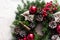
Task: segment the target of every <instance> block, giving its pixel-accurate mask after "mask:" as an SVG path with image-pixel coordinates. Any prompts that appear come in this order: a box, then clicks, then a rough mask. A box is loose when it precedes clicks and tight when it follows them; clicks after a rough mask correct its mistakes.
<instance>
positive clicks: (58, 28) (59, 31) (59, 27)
mask: <svg viewBox="0 0 60 40" xmlns="http://www.w3.org/2000/svg"><path fill="white" fill-rule="evenodd" d="M57 32H58V33H59V34H60V24H59V25H57Z"/></svg>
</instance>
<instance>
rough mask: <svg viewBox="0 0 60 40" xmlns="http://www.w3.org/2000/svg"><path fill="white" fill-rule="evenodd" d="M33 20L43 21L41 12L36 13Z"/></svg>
mask: <svg viewBox="0 0 60 40" xmlns="http://www.w3.org/2000/svg"><path fill="white" fill-rule="evenodd" d="M35 20H36V21H38V22H41V21H43V16H42V12H40V13H37V14H36V16H35Z"/></svg>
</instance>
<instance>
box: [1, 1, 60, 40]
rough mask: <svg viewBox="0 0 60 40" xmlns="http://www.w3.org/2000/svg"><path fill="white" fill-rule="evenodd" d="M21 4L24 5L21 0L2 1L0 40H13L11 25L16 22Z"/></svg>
mask: <svg viewBox="0 0 60 40" xmlns="http://www.w3.org/2000/svg"><path fill="white" fill-rule="evenodd" d="M48 1H50V0H47V2H48ZM59 2H60V1H59ZM19 3H20V5H22V4H21V2H20V0H0V40H11V37H12V36H11V31H10V30H11V28H10V25H11V24H12V22H13V21H14V18H15V11H16V8H17V5H18V4H19Z"/></svg>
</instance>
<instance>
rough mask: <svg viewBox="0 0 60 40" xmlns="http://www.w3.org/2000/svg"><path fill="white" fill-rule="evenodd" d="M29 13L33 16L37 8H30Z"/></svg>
mask: <svg viewBox="0 0 60 40" xmlns="http://www.w3.org/2000/svg"><path fill="white" fill-rule="evenodd" d="M29 12H30V14H35V13H36V12H37V7H36V6H31V7H30V8H29Z"/></svg>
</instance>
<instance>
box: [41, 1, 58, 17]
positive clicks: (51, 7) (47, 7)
mask: <svg viewBox="0 0 60 40" xmlns="http://www.w3.org/2000/svg"><path fill="white" fill-rule="evenodd" d="M56 10H57V5H56V4H54V5H53V3H52V1H50V2H49V3H48V2H47V4H46V5H45V7H44V8H43V9H42V11H43V16H44V17H45V16H47V12H48V11H49V12H50V13H53V12H54V11H56Z"/></svg>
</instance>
